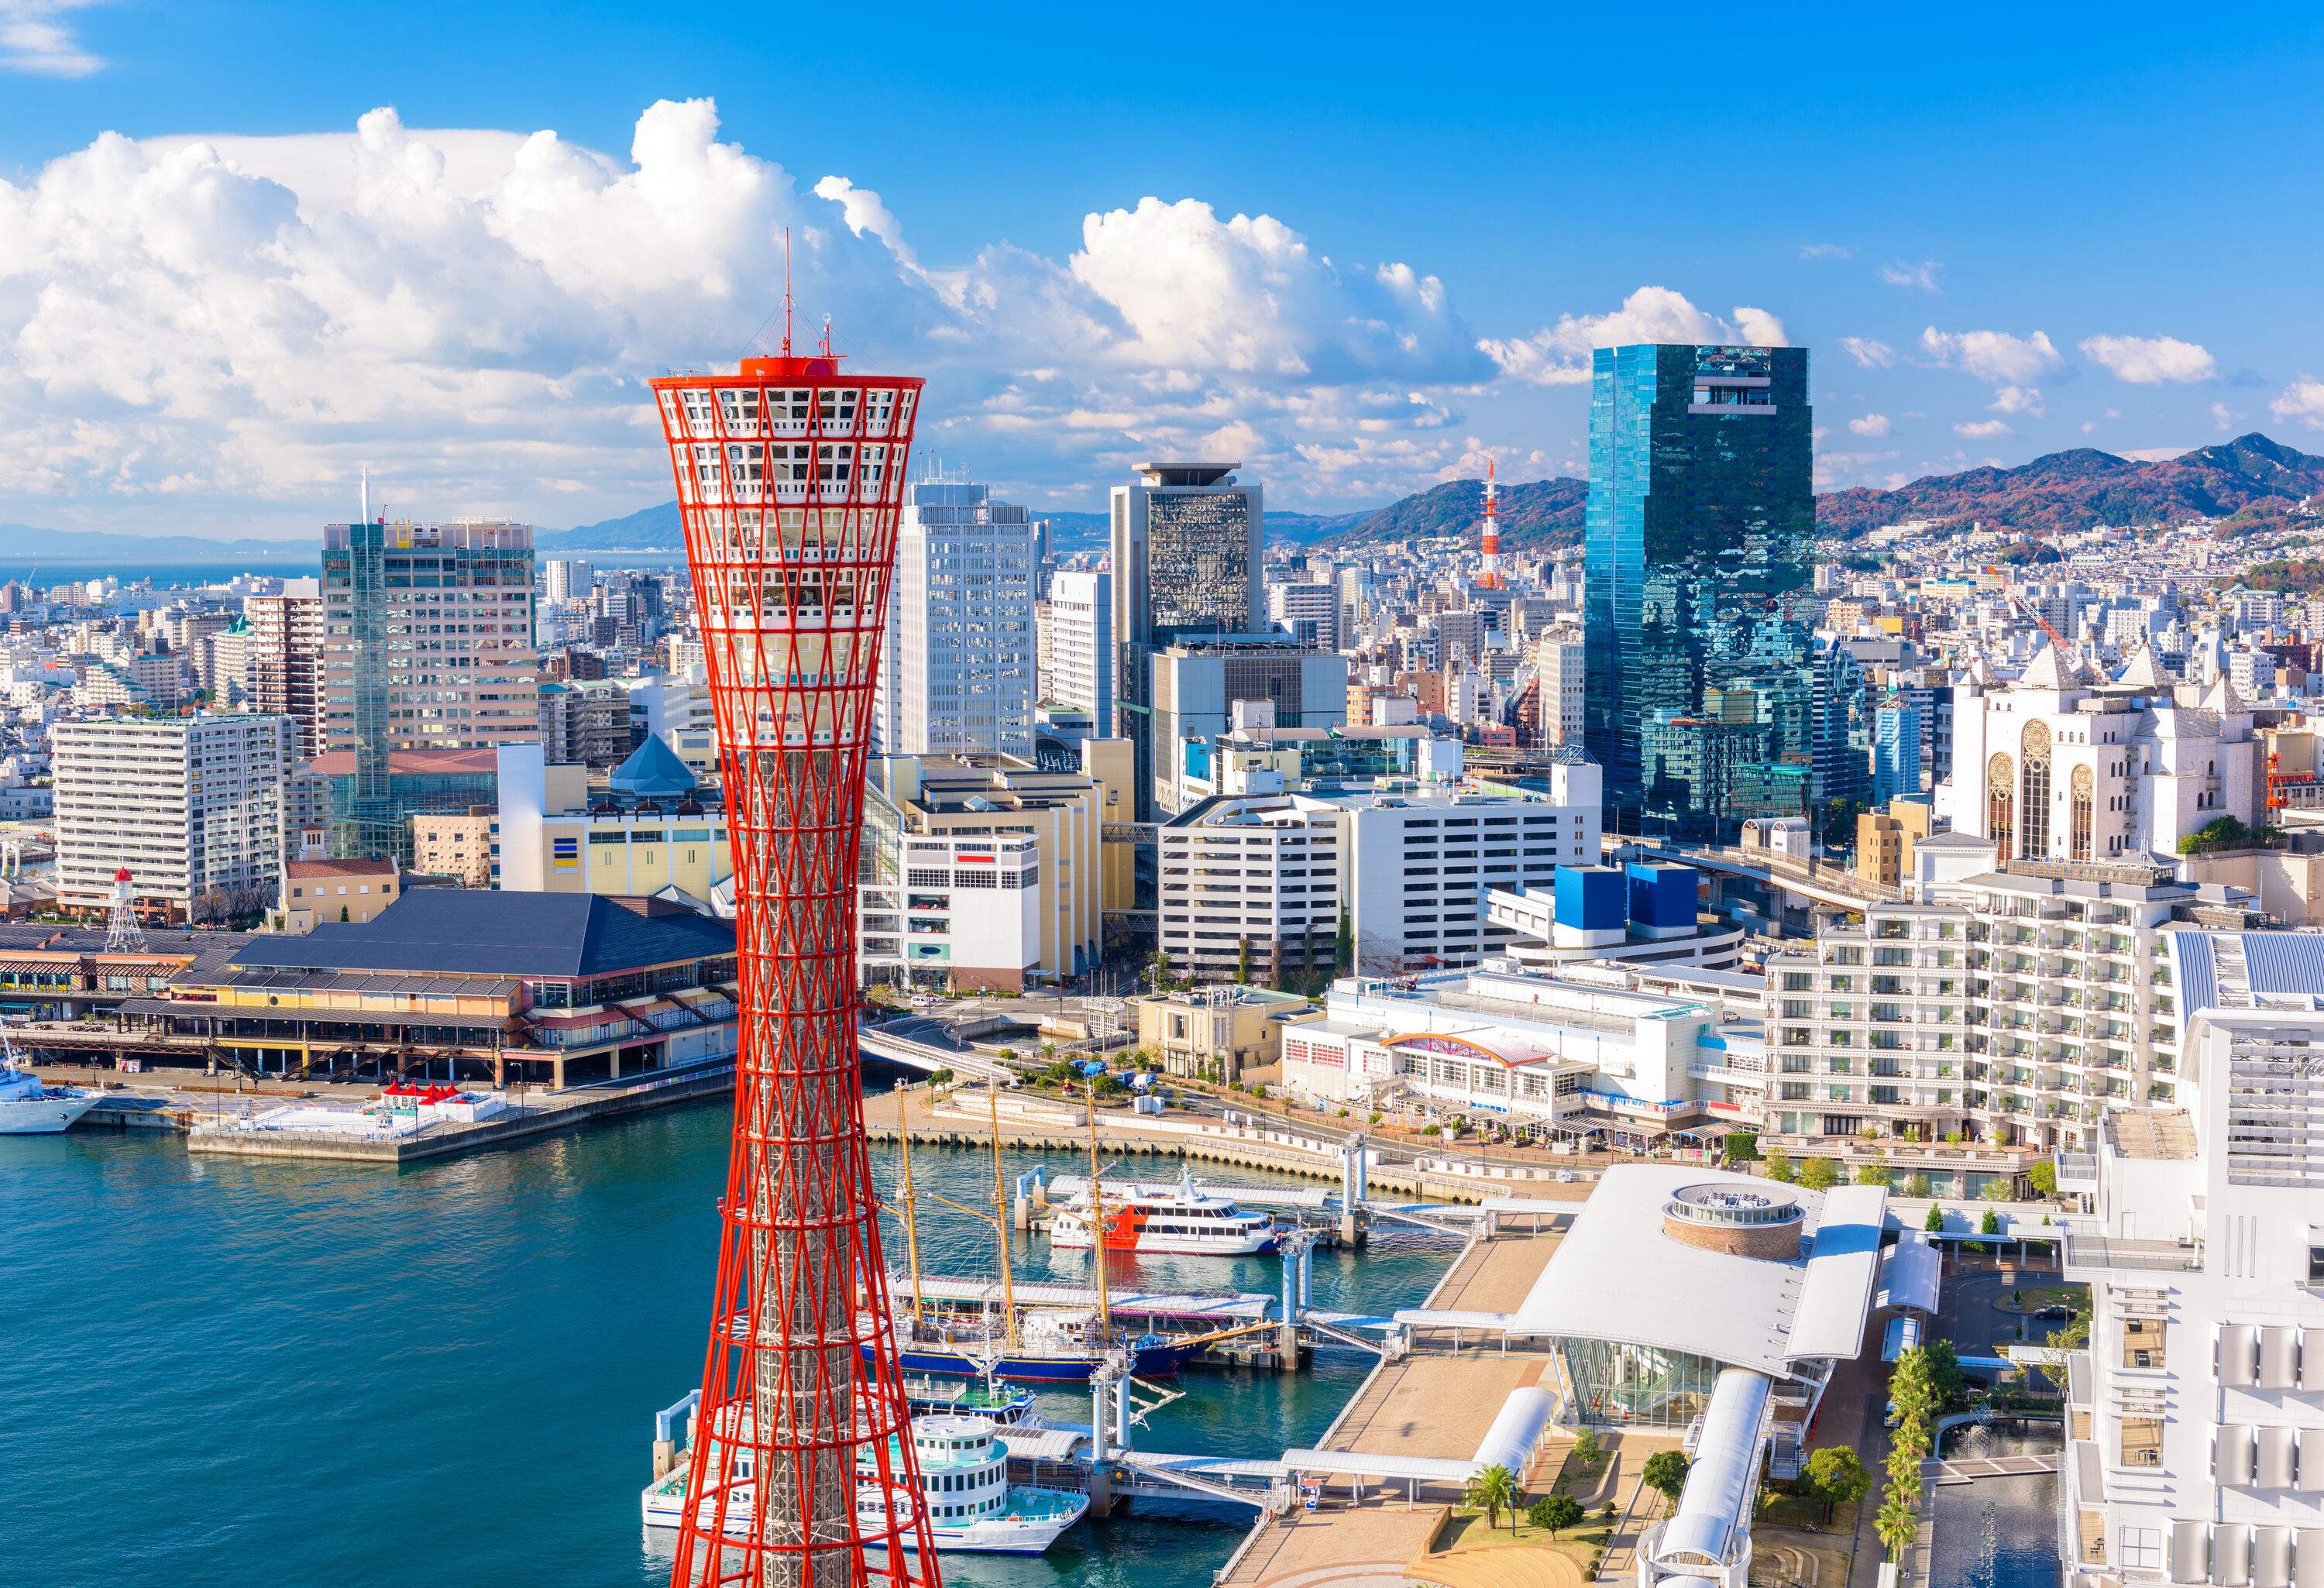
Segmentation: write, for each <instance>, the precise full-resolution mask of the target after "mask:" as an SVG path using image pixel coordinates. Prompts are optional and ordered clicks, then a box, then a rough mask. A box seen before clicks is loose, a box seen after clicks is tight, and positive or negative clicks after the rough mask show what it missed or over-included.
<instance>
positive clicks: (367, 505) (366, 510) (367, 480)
mask: <svg viewBox="0 0 2324 1588" xmlns="http://www.w3.org/2000/svg"><path fill="white" fill-rule="evenodd" d="M356 522H359V523H366V524H367V523H369V522H371V465H369V464H364V466H363V517H362V518H361V519H359V520H357V521H356Z"/></svg>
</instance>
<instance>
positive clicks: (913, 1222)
mask: <svg viewBox="0 0 2324 1588" xmlns="http://www.w3.org/2000/svg"><path fill="white" fill-rule="evenodd" d="M896 1140H898V1141H899V1142H900V1143H901V1144H902V1145H903V1149H904V1198H903V1200H904V1250H905V1251H906V1252H907V1253H908V1254H909V1255H910V1258H911V1263H912V1338H913V1339H914V1340H918V1338H919V1337H920V1221H919V1218H918V1214H916V1213H915V1212H914V1210H913V1206H912V1204H913V1196H912V1095H911V1094H910V1093H908V1092H903V1091H899V1092H898V1093H897V1094H896Z"/></svg>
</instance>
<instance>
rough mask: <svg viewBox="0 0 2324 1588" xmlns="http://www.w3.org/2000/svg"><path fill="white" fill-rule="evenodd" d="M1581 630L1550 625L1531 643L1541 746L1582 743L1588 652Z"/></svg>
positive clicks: (1551, 747) (1547, 747) (1555, 746)
mask: <svg viewBox="0 0 2324 1588" xmlns="http://www.w3.org/2000/svg"><path fill="white" fill-rule="evenodd" d="M1584 644H1585V642H1584V641H1583V640H1582V631H1581V630H1579V629H1574V628H1565V627H1560V628H1554V629H1552V630H1550V631H1549V632H1547V633H1545V634H1544V635H1543V636H1542V637H1541V638H1540V639H1539V640H1538V641H1536V642H1535V644H1534V650H1533V655H1534V676H1535V678H1536V679H1539V680H1540V686H1541V736H1542V744H1543V747H1544V748H1545V749H1553V750H1554V749H1555V748H1557V747H1558V746H1559V745H1563V744H1572V745H1575V746H1577V747H1578V746H1579V745H1580V744H1581V743H1582V688H1583V686H1584V685H1585V683H1586V681H1587V675H1588V671H1589V663H1588V660H1587V656H1588V652H1587V651H1585V650H1584Z"/></svg>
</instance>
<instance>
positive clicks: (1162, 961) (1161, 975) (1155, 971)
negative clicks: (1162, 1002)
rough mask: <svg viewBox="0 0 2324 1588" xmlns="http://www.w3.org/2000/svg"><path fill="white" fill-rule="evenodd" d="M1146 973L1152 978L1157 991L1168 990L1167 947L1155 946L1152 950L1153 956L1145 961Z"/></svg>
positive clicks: (1168, 967) (1168, 958)
mask: <svg viewBox="0 0 2324 1588" xmlns="http://www.w3.org/2000/svg"><path fill="white" fill-rule="evenodd" d="M1146 974H1148V976H1149V977H1151V978H1152V979H1153V982H1154V990H1155V991H1156V992H1168V991H1169V990H1170V975H1171V973H1170V954H1169V951H1168V950H1167V949H1163V948H1157V949H1156V950H1155V951H1154V957H1153V958H1151V959H1149V960H1148V961H1147V962H1146Z"/></svg>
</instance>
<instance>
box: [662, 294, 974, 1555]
mask: <svg viewBox="0 0 2324 1588" xmlns="http://www.w3.org/2000/svg"><path fill="white" fill-rule="evenodd" d="M784 314H785V328H784V336H783V346H782V352H781V354H780V355H779V356H777V357H773V358H745V359H743V360H742V365H741V367H740V368H739V369H737V370H736V371H735V372H734V373H733V374H684V375H672V376H669V377H666V378H664V379H660V380H657V381H655V382H653V383H652V385H653V389H654V393H655V398H656V401H657V402H659V406H660V410H661V421H662V429H663V431H664V433H665V434H666V436H667V438H668V439H669V457H670V466H671V469H672V471H673V472H674V474H675V475H676V477H677V482H678V511H679V513H680V515H681V517H682V518H683V520H684V522H685V528H686V549H687V563H688V565H689V566H690V568H691V570H692V574H693V579H694V597H695V605H696V611H697V613H698V614H699V618H700V624H701V631H702V645H703V652H704V656H705V660H706V662H707V664H708V669H709V674H710V690H711V697H712V703H713V706H714V709H715V713H716V716H717V721H718V741H719V746H720V756H721V760H722V763H723V766H724V773H725V781H726V808H727V817H728V820H727V826H728V830H729V831H730V833H731V834H732V835H733V848H734V903H735V923H734V926H735V950H736V956H737V961H738V965H737V969H738V979H739V983H740V989H741V998H740V1005H741V1007H740V1011H739V1020H740V1022H741V1051H740V1052H739V1054H738V1055H737V1057H736V1061H735V1068H734V1138H733V1156H732V1159H731V1161H730V1166H729V1168H728V1172H727V1180H726V1194H725V1197H724V1202H723V1203H722V1204H721V1211H722V1214H723V1215H724V1218H723V1223H722V1233H721V1238H720V1247H719V1255H718V1282H717V1299H716V1302H715V1308H714V1311H713V1312H712V1315H711V1325H710V1331H711V1332H710V1350H709V1354H708V1356H707V1358H706V1359H705V1362H704V1365H703V1373H702V1399H701V1404H700V1407H699V1409H698V1410H697V1411H696V1417H695V1422H694V1440H693V1450H692V1454H691V1457H690V1466H689V1470H688V1474H687V1497H688V1498H687V1514H686V1519H685V1521H684V1522H683V1524H682V1526H681V1527H680V1529H679V1535H678V1550H677V1556H678V1558H677V1564H676V1566H675V1569H674V1571H673V1574H672V1577H671V1581H672V1582H673V1583H677V1584H681V1585H688V1584H698V1585H704V1588H707V1585H709V1584H714V1583H716V1584H724V1583H735V1584H744V1585H747V1588H858V1585H863V1584H871V1583H880V1584H888V1585H890V1588H901V1585H903V1584H907V1583H912V1584H920V1583H926V1584H934V1583H936V1581H937V1573H936V1550H935V1541H934V1538H933V1537H932V1535H931V1533H930V1530H929V1525H928V1519H927V1508H926V1506H925V1505H924V1504H923V1503H922V1501H921V1498H920V1491H919V1482H918V1474H917V1470H916V1463H915V1462H914V1459H913V1455H912V1441H911V1435H910V1426H909V1421H910V1416H909V1409H908V1405H907V1403H906V1400H905V1397H904V1388H903V1381H902V1378H901V1375H900V1373H899V1370H898V1366H897V1361H896V1346H895V1335H894V1334H893V1333H892V1331H891V1329H890V1315H889V1307H888V1293H887V1269H886V1266H885V1264H884V1263H883V1262H882V1260H881V1254H880V1228H879V1223H878V1220H877V1218H876V1216H875V1214H874V1203H873V1192H872V1184H871V1162H870V1159H869V1158H868V1156H867V1154H866V1152H865V1149H864V1142H863V1097H862V1076H861V1072H860V1070H859V1068H858V1065H859V1060H858V1057H857V1053H856V1046H855V1011H856V1004H857V1001H858V990H857V986H856V976H855V859H856V843H857V836H858V833H859V831H860V829H861V827H862V817H863V770H864V768H863V762H864V755H865V752H866V749H867V747H868V744H869V736H870V732H871V701H872V689H873V685H874V681H875V680H876V679H878V677H879V673H880V641H881V629H882V627H883V626H884V623H885V621H886V616H887V610H888V587H889V583H890V577H892V575H893V572H894V568H895V558H896V519H897V513H898V510H899V504H900V503H901V500H902V494H903V486H904V481H905V461H906V457H907V454H908V452H909V450H910V448H911V440H912V420H913V416H914V411H915V409H916V408H917V406H918V402H919V397H920V384H921V383H920V382H919V381H918V380H917V379H914V378H910V377H904V376H885V375H866V374H841V373H840V367H839V365H840V361H839V359H838V358H837V357H836V356H835V355H833V354H832V352H831V348H830V332H829V331H828V330H827V329H826V330H825V333H824V343H823V346H822V347H821V349H820V350H819V351H818V352H817V353H816V355H814V356H801V357H794V356H793V355H792V354H791V345H790V335H789V325H788V315H789V302H788V292H786V294H785V304H784ZM859 1462H860V1463H861V1469H860V1470H861V1474H862V1476H861V1485H862V1487H861V1491H860V1493H859V1488H858V1483H859Z"/></svg>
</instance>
